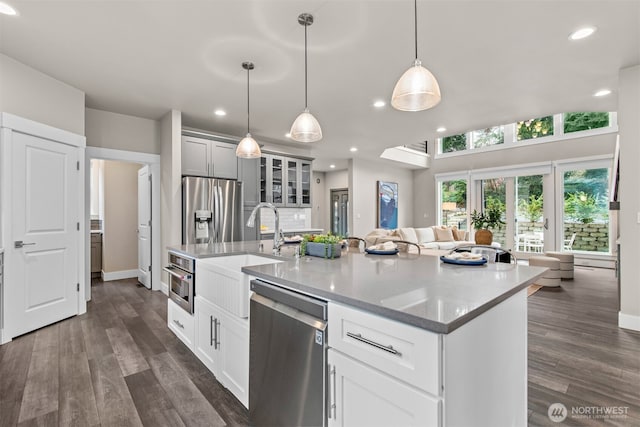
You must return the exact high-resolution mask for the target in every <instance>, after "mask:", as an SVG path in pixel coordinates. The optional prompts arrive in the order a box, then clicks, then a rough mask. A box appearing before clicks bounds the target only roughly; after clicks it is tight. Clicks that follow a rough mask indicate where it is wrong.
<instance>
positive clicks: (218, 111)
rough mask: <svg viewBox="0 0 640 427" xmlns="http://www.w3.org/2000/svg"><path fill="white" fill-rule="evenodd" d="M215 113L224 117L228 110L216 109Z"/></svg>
mask: <svg viewBox="0 0 640 427" xmlns="http://www.w3.org/2000/svg"><path fill="white" fill-rule="evenodd" d="M213 114H215V115H216V116H220V117H222V116H226V115H227V112H226V111H224V110H216V111H214V112H213Z"/></svg>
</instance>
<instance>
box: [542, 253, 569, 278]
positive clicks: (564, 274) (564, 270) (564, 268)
mask: <svg viewBox="0 0 640 427" xmlns="http://www.w3.org/2000/svg"><path fill="white" fill-rule="evenodd" d="M544 254H545V255H546V256H548V257H552V258H557V259H559V260H560V278H561V279H573V254H571V253H567V252H545V253H544Z"/></svg>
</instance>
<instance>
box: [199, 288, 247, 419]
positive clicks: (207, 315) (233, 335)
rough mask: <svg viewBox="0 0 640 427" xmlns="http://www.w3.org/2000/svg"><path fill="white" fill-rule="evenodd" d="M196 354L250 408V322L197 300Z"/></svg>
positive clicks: (211, 304)
mask: <svg viewBox="0 0 640 427" xmlns="http://www.w3.org/2000/svg"><path fill="white" fill-rule="evenodd" d="M194 301H195V309H194V311H195V312H196V336H195V354H196V356H198V358H199V359H200V360H201V361H202V362H203V363H204V364H205V365H206V366H207V368H209V370H210V371H211V372H213V374H214V375H215V376H216V378H217V379H218V381H220V383H221V384H222V385H223V386H225V387H226V388H227V389H229V391H231V392H232V393H233V394H234V395H235V396H236V397H237V398H238V400H240V402H242V404H243V405H244V406H245V407H248V404H249V322H248V320H247V319H242V318H239V317H237V316H234V315H232V314H230V313H228V312H227V311H226V310H224V309H222V308H220V307H218V306H217V305H216V304H213V303H212V302H210V301H208V300H206V299H205V298H202V297H201V296H197V297H196V298H195V300H194Z"/></svg>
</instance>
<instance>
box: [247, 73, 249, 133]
mask: <svg viewBox="0 0 640 427" xmlns="http://www.w3.org/2000/svg"><path fill="white" fill-rule="evenodd" d="M249 71H250V69H249V68H248V67H247V133H250V132H249V117H250V116H249Z"/></svg>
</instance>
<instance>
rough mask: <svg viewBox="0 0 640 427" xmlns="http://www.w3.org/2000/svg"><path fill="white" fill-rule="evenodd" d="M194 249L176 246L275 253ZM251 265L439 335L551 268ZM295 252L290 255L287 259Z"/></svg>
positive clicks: (357, 256) (370, 260)
mask: <svg viewBox="0 0 640 427" xmlns="http://www.w3.org/2000/svg"><path fill="white" fill-rule="evenodd" d="M263 243H264V246H263V251H262V252H261V251H260V250H259V248H260V247H259V244H260V242H255V241H254V242H237V243H222V244H216V245H188V246H181V247H174V248H169V249H171V250H174V251H176V252H179V253H183V254H186V255H190V256H193V257H195V258H205V257H211V256H224V255H233V254H242V253H253V254H256V255H262V256H268V257H272V256H273V255H271V242H268V241H263ZM283 252H284V254H285V256H281V257H279V259H284V260H285V262H282V263H275V264H265V265H260V266H247V267H244V268H243V269H242V271H243V272H245V273H247V274H250V275H252V276H255V277H258V278H260V279H263V280H265V281H268V282H271V283H275V284H278V285H281V286H283V287H286V288H289V289H292V290H296V291H299V292H302V293H306V294H309V295H313V296H316V297H319V298H321V299H325V300H328V301H336V302H341V303H343V304H347V305H351V306H354V307H358V308H361V309H363V310H367V311H370V312H372V313H375V314H378V315H381V316H384V317H388V318H391V319H394V320H397V321H400V322H403V323H407V324H410V325H413V326H416V327H419V328H422V329H426V330H429V331H433V332H436V333H450V332H452V331H454V330H455V329H456V328H458V327H460V326H462V325H463V324H465V323H467V322H468V321H469V320H471V319H473V318H475V317H477V316H479V315H480V314H482V313H484V312H485V311H487V310H489V309H490V308H491V307H493V306H495V305H497V304H498V303H500V302H501V301H503V300H505V299H507V298H508V297H510V296H512V295H514V294H515V293H517V292H518V291H520V290H522V289H524V288H525V287H526V286H527V285H529V284H531V283H532V282H533V281H534V280H535V279H536V278H537V277H538V276H540V275H541V274H542V273H543V272H544V271H545V270H546V269H545V268H542V267H528V266H523V265H517V266H516V265H513V264H503V263H495V264H494V263H490V264H486V265H483V266H460V265H451V264H444V263H442V262H441V261H440V259H439V258H438V257H435V256H428V255H417V254H407V253H400V254H398V255H391V256H389V255H368V254H364V253H362V252H360V250H359V249H356V248H349V249H348V250H347V249H345V250H344V251H343V253H342V256H341V257H340V258H337V259H332V260H330V259H323V258H316V257H309V256H307V257H303V258H300V259H295V258H292V257H290V255H292V254H293V250H291V249H289V248H285V249H284V251H283ZM287 255H289V256H287Z"/></svg>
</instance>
